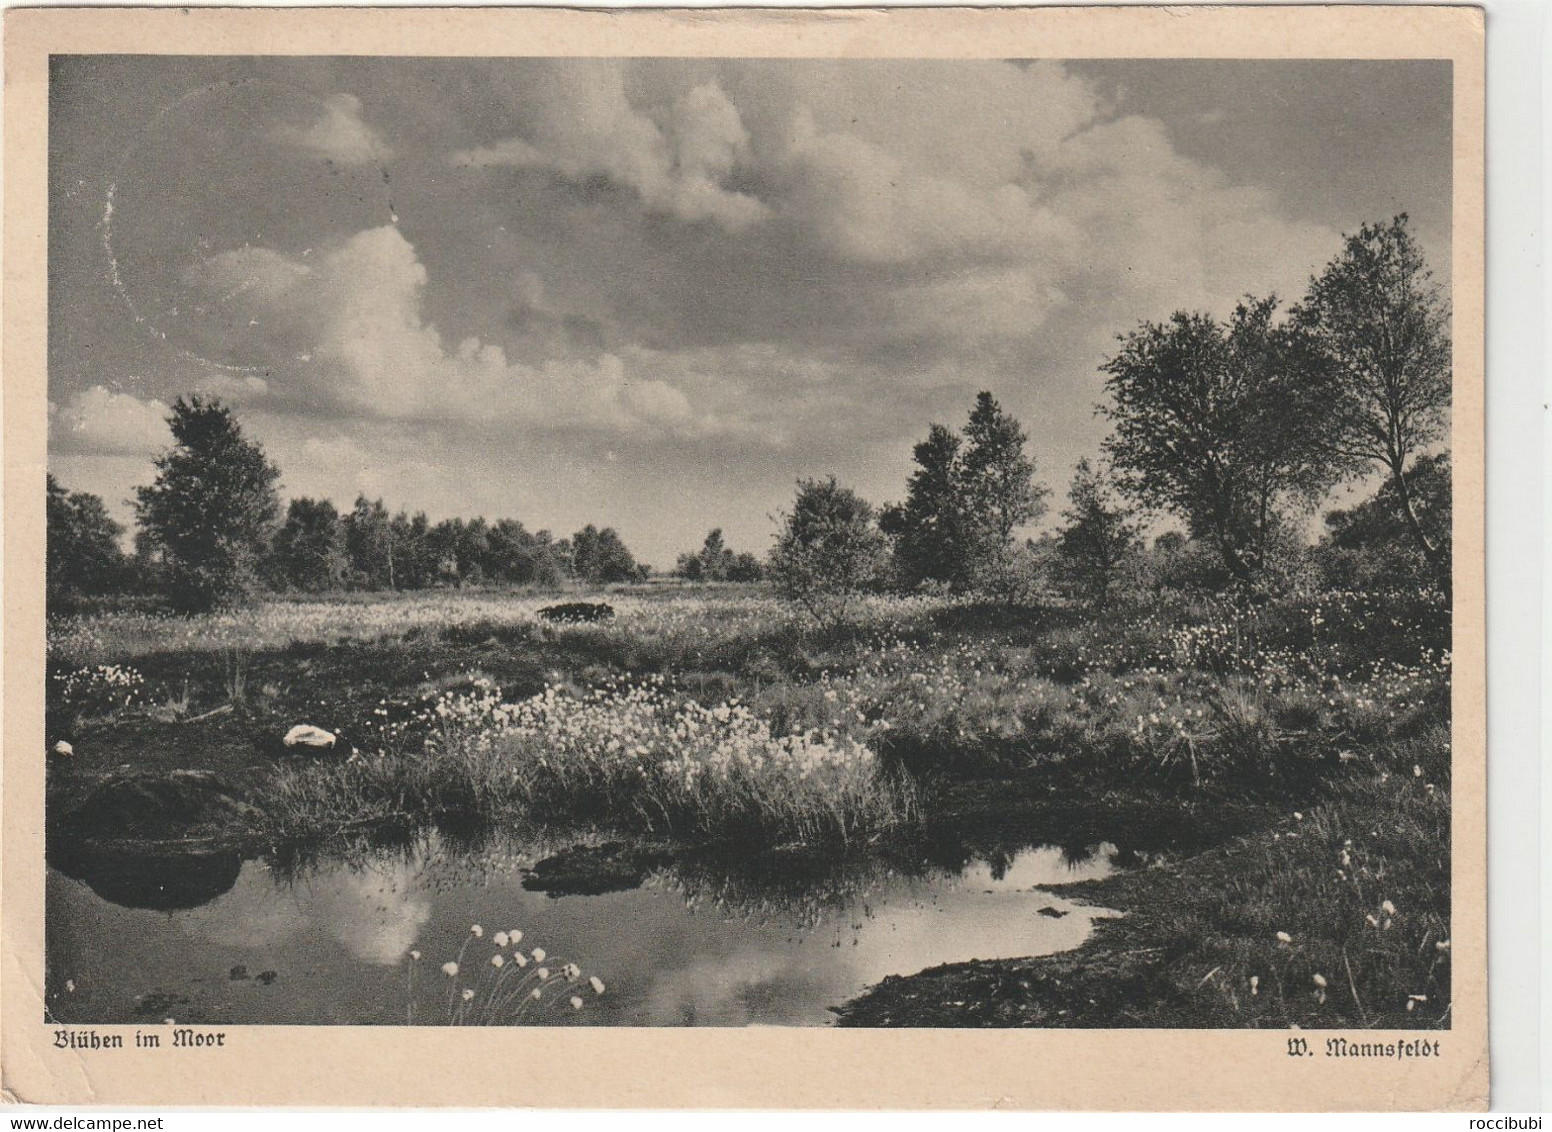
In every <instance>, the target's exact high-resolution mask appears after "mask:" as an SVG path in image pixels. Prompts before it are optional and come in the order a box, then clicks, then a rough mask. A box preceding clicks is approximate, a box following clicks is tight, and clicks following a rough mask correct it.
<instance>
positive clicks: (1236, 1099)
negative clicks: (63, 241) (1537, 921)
mask: <svg viewBox="0 0 1552 1132" xmlns="http://www.w3.org/2000/svg"><path fill="white" fill-rule="evenodd" d="M4 30H5V149H4V156H5V165H4V167H5V171H6V174H7V176H6V178H5V214H4V225H5V226H4V263H3V281H4V292H3V298H4V308H3V313H4V340H3V355H0V358H3V367H4V386H3V402H0V405H3V412H4V469H5V471H4V489H5V490H4V497H3V507H4V539H5V547H4V575H3V576H4V579H5V582H6V588H5V614H4V657H3V673H4V709H5V710H4V732H3V734H4V761H3V764H0V788H3V827H4V841H3V847H0V853H3V857H0V895H3V905H0V907H3V914H0V941H3V946H0V1083H3V1085H4V1089H5V1091H6V1095H7V1096H8V1097H10V1098H11V1099H19V1100H24V1101H34V1102H56V1103H75V1104H94V1103H95V1104H142V1105H158V1106H166V1105H169V1104H190V1105H211V1104H235V1105H295V1106H309V1107H312V1106H323V1105H351V1106H356V1105H389V1106H415V1105H458V1106H471V1105H473V1106H487V1105H503V1106H516V1105H522V1106H542V1107H568V1106H577V1105H586V1106H587V1107H590V1108H596V1107H600V1106H607V1107H652V1108H664V1107H693V1108H711V1107H732V1108H750V1107H758V1108H792V1107H806V1108H881V1107H883V1108H988V1107H1003V1108H1031V1109H1059V1108H1090V1109H1110V1110H1116V1109H1122V1110H1124V1109H1173V1110H1208V1109H1287V1110H1299V1109H1325V1110H1351V1109H1369V1108H1377V1109H1480V1108H1483V1107H1485V1105H1486V1103H1487V983H1486V965H1487V953H1486V834H1485V824H1486V822H1485V818H1486V790H1485V788H1486V736H1485V710H1486V708H1485V698H1486V684H1485V657H1484V612H1485V607H1484V557H1483V514H1484V507H1483V503H1484V496H1483V386H1484V308H1483V294H1484V287H1483V254H1484V242H1483V241H1484V226H1483V197H1484V194H1483V134H1484V107H1483V100H1484V82H1485V58H1484V39H1483V15H1482V12H1481V11H1480V10H1479V9H1476V8H1467V7H1421V6H1413V7H1403V6H1394V7H1378V6H1365V7H1362V8H1357V7H1348V8H1342V7H1255V8H1207V7H1194V8H1181V7H1176V8H1161V7H1154V8H1040V9H1031V8H1018V9H980V10H977V9H966V8H958V9H954V8H935V9H919V8H918V9H895V10H892V11H885V10H878V9H874V10H863V9H832V10H828V11H812V10H807V11H805V10H793V9H784V10H757V9H724V10H720V11H712V10H678V11H643V10H634V11H601V10H592V11H587V10H560V9H529V10H497V9H440V10H428V9H353V10H352V9H311V10H280V9H196V10H193V11H190V10H188V9H183V10H174V9H156V10H152V9H96V10H85V9H76V10H69V9H52V10H18V9H13V10H11V11H9V12H7V13H6V19H5V29H4ZM50 53H141V54H213V55H238V54H241V55H249V54H282V55H311V54H322V55H386V56H391V55H463V56H540V55H555V56H578V55H592V56H610V55H614V56H650V55H656V56H703V55H710V56H716V55H737V56H743V57H810V58H814V57H869V56H872V57H908V58H909V57H915V58H929V57H930V58H1009V57H1015V58H1017V57H1044V58H1055V59H1061V58H1146V57H1165V58H1168V57H1191V58H1289V57H1298V58H1350V59H1355V58H1447V59H1451V60H1453V62H1454V162H1455V164H1454V182H1453V183H1454V227H1453V233H1454V236H1453V239H1454V246H1453V271H1454V279H1453V296H1454V318H1455V326H1454V341H1455V366H1456V368H1455V381H1456V385H1455V401H1454V425H1453V428H1454V437H1453V442H1454V443H1453V457H1454V468H1455V500H1456V503H1455V568H1454V569H1455V610H1454V671H1455V683H1454V695H1453V707H1454V736H1453V743H1454V746H1453V750H1454V759H1455V768H1454V776H1453V782H1454V792H1455V805H1454V829H1453V836H1454V852H1453V862H1454V864H1453V886H1452V891H1453V894H1454V908H1453V915H1454V926H1453V931H1452V934H1453V945H1454V946H1453V971H1454V977H1455V979H1456V985H1455V988H1454V1004H1455V1005H1454V1012H1453V1017H1452V1028H1451V1029H1450V1030H1448V1031H1445V1032H1441V1033H1439V1034H1437V1035H1436V1036H1438V1037H1439V1038H1440V1039H1441V1041H1442V1049H1443V1056H1442V1058H1440V1059H1438V1060H1430V1061H1368V1060H1335V1059H1326V1058H1313V1059H1293V1058H1289V1057H1288V1056H1287V1055H1286V1042H1285V1037H1286V1035H1285V1034H1284V1033H1282V1032H1280V1031H1248V1032H1241V1031H1164V1030H1136V1031H1118V1030H1079V1031H1071V1030H1067V1031H969V1030H966V1031H959V1030H914V1031H858V1030H777V1029H746V1030H710V1031H694V1030H673V1029H625V1028H616V1029H588V1028H578V1029H561V1030H547V1031H544V1033H543V1037H542V1042H543V1048H544V1062H545V1063H546V1064H549V1065H553V1066H566V1067H571V1068H570V1069H569V1070H568V1071H565V1072H556V1073H553V1074H535V1073H533V1072H531V1071H527V1070H519V1069H516V1068H514V1067H516V1066H521V1065H531V1064H532V1061H531V1058H532V1054H533V1050H534V1043H535V1033H534V1032H533V1031H525V1030H520V1029H512V1030H490V1031H487V1030H481V1031H469V1030H451V1031H449V1030H442V1029H430V1028H416V1029H409V1028H376V1027H373V1028H353V1027H259V1026H248V1027H242V1026H239V1027H228V1028H227V1029H228V1032H229V1034H230V1037H229V1038H228V1039H227V1040H228V1043H229V1045H228V1048H227V1049H225V1050H224V1051H171V1050H167V1049H162V1050H150V1051H145V1050H135V1049H125V1050H119V1051H114V1052H111V1053H108V1052H98V1053H91V1052H79V1051H56V1050H54V1049H53V1048H51V1046H50V1044H49V1043H50V1034H49V1031H48V1028H47V1027H46V1026H45V1025H44V1024H43V1022H42V1018H43V1001H42V983H43V978H42V971H43V890H44V871H43V863H42V856H43V830H42V811H43V785H42V783H43V758H44V747H43V740H42V736H43V696H42V673H43V670H44V632H43V585H42V579H43V556H42V540H43V496H44V492H43V477H44V469H45V459H46V456H45V448H46V442H47V415H46V411H45V405H46V384H47V383H46V366H47V352H46V343H45V337H46V331H47V312H46V296H45V290H46V280H47V247H48V241H47V225H46V216H47V192H46V175H47V164H46V156H47V154H46V146H47V110H48V99H47V80H48V56H49V54H50ZM99 1029H103V1030H107V1029H112V1028H109V1027H99ZM121 1029H124V1030H129V1029H132V1028H131V1027H123V1028H121ZM1349 1036H1351V1034H1349ZM1312 1044H1314V1043H1312ZM579 1079H584V1080H585V1081H586V1087H585V1088H579V1087H578V1080H579Z"/></svg>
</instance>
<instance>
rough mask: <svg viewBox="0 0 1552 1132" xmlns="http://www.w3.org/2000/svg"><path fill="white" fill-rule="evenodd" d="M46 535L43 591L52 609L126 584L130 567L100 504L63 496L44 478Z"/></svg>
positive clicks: (79, 495) (83, 495) (81, 495)
mask: <svg viewBox="0 0 1552 1132" xmlns="http://www.w3.org/2000/svg"><path fill="white" fill-rule="evenodd" d="M47 489H48V507H47V515H46V517H47V523H48V534H47V541H46V543H45V553H44V559H45V570H46V580H45V589H46V593H47V597H48V602H49V604H50V605H51V606H54V605H58V604H62V603H64V602H68V601H70V600H72V599H74V598H77V597H80V596H83V595H85V594H94V593H104V592H106V591H108V590H111V589H114V588H116V587H118V586H120V585H122V584H123V583H124V581H125V580H126V574H127V569H128V563H127V562H126V560H125V557H124V551H123V549H122V548H121V547H120V546H119V539H120V538H121V537H122V536H123V534H124V528H123V527H122V526H121V525H119V524H118V523H116V522H115V521H114V520H113V519H112V518H111V517H110V516H109V515H108V509H107V507H105V506H104V505H103V502H102V499H101V498H100V497H98V496H95V495H90V494H88V493H87V492H84V491H66V490H65V489H64V488H63V487H62V486H60V484H59V481H58V480H56V479H55V478H54V477H53V475H52V474H49V475H48V476H47Z"/></svg>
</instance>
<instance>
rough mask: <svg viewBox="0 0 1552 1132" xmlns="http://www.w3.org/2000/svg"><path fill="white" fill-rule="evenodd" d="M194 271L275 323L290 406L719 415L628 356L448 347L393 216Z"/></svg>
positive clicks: (683, 425)
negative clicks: (525, 355) (286, 251)
mask: <svg viewBox="0 0 1552 1132" xmlns="http://www.w3.org/2000/svg"><path fill="white" fill-rule="evenodd" d="M250 267H251V270H252V280H253V285H251V286H247V285H244V284H243V282H242V281H243V280H244V278H245V277H246V273H247V271H248V269H249V268H250ZM186 278H187V280H188V281H189V283H190V284H191V285H193V286H195V287H198V288H201V289H203V290H205V291H207V292H213V293H215V294H216V295H217V297H218V298H219V300H220V301H221V302H222V303H223V304H227V305H230V306H232V307H233V309H234V310H236V311H238V312H240V314H243V315H251V317H249V318H248V319H247V322H248V323H253V324H257V325H259V326H261V327H264V328H265V330H264V335H265V338H266V341H268V342H270V343H272V344H274V345H275V346H276V347H277V349H276V351H275V353H276V365H277V366H283V367H284V369H285V377H284V378H276V379H275V380H272V381H271V382H270V383H269V385H268V388H269V391H270V393H271V394H272V395H273V396H274V397H275V398H278V399H280V400H281V401H282V402H284V401H287V400H289V401H291V402H293V403H303V404H306V403H312V404H325V405H331V406H334V407H336V408H337V409H343V410H345V411H347V412H349V413H354V414H360V415H364V416H369V417H384V418H395V419H402V420H478V421H506V422H510V423H512V424H515V425H527V426H541V427H549V428H575V429H584V430H619V431H633V430H641V429H649V430H652V429H655V430H659V431H673V432H680V433H688V434H693V433H696V432H700V431H704V430H706V429H708V428H711V427H713V425H714V422H711V421H710V420H709V419H708V418H707V417H705V416H704V414H697V413H696V411H695V409H694V407H693V406H692V405H691V404H690V402H689V400H688V398H687V397H686V396H685V394H684V393H683V392H682V391H680V390H679V389H677V388H675V387H674V386H673V385H672V384H670V383H669V382H667V381H664V380H656V379H644V378H637V377H635V376H633V375H631V374H629V373H628V372H627V371H626V367H625V364H624V362H623V361H622V360H621V358H620V357H619V356H618V355H616V354H612V353H603V354H600V355H598V356H597V357H595V358H584V359H575V358H548V359H544V360H541V361H538V362H537V363H536V364H527V363H524V362H519V361H515V360H512V359H510V358H508V356H507V353H506V350H505V349H504V348H503V347H502V346H501V345H499V344H497V343H494V342H490V341H485V340H482V339H481V338H479V337H474V336H470V337H466V338H464V339H463V340H461V341H460V342H458V343H457V344H456V345H453V346H449V344H448V343H446V342H445V341H444V340H443V337H442V334H441V332H440V331H439V330H438V329H437V328H436V326H435V325H433V324H432V323H431V322H429V321H428V320H427V319H426V316H425V314H424V305H425V289H426V286H427V282H428V275H427V271H426V268H425V266H424V265H423V264H422V263H421V261H420V258H419V256H418V255H417V254H416V252H415V248H414V247H413V246H412V245H411V244H410V243H409V241H408V240H406V239H405V238H404V235H403V234H402V233H401V232H400V231H399V229H397V228H396V227H393V226H385V227H381V228H373V229H368V230H367V231H364V232H359V233H357V234H355V235H354V236H351V237H350V238H349V239H347V240H345V241H344V242H343V243H342V244H341V245H340V246H339V247H337V248H335V249H333V250H332V251H329V252H326V253H324V254H322V255H320V256H319V257H317V258H316V260H315V261H314V262H313V263H312V264H310V265H302V264H300V263H298V262H296V261H294V260H291V259H289V258H288V257H286V256H284V255H282V254H281V253H279V252H276V251H274V250H272V249H266V248H250V249H239V250H237V251H231V252H226V253H223V254H221V255H220V256H216V257H212V258H211V259H210V260H208V261H205V262H204V263H202V264H199V265H196V267H194V268H192V269H190V270H189V271H188V272H187V274H186ZM529 289H530V290H531V289H532V285H530V286H529ZM239 321H241V320H240V319H239ZM298 351H300V352H298ZM303 359H305V360H303Z"/></svg>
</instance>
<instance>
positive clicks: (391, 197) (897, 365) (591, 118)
mask: <svg viewBox="0 0 1552 1132" xmlns="http://www.w3.org/2000/svg"><path fill="white" fill-rule="evenodd" d="M1449 80H1450V75H1449V65H1448V64H1447V63H1434V62H1427V61H1422V62H1352V63H1348V62H1278V63H1268V62H1206V61H1203V62H1197V61H1184V62H1182V61H1170V62H1152V61H1147V62H1140V61H1105V62H1096V61H1072V62H1050V61H1041V62H1033V63H1029V62H1007V63H1004V62H957V61H956V62H936V61H933V62H918V61H878V62H872V61H869V62H850V61H847V62H832V61H803V60H797V61H788V60H782V61H769V60H761V61H746V60H632V61H615V60H570V61H554V60H532V59H523V60H405V59H396V60H368V59H284V60H281V59H172V58H157V57H95V58H84V57H67V58H58V57H56V59H55V61H54V73H53V84H52V97H51V110H50V115H51V116H50V138H51V142H50V144H51V164H50V179H51V185H50V230H49V239H50V344H49V345H50V349H49V363H50V372H49V391H50V392H49V398H50V409H49V412H50V429H49V463H50V468H51V470H52V471H53V472H54V473H55V474H56V475H57V476H59V477H60V478H61V479H62V480H63V481H64V482H65V483H66V485H67V486H69V487H71V488H73V489H77V490H88V491H92V492H96V493H98V494H101V495H102V496H103V497H104V498H105V499H106V500H107V501H108V503H109V504H110V507H112V508H113V510H114V511H115V513H116V514H118V515H119V516H120V517H121V518H127V517H128V515H129V511H128V508H127V506H126V504H125V501H126V500H127V499H128V498H129V497H130V494H131V490H132V488H133V486H134V485H135V484H138V483H145V482H148V481H149V479H150V477H151V475H152V471H151V465H150V458H151V456H152V455H153V454H154V453H155V452H157V451H158V450H160V449H161V448H162V447H164V446H165V445H166V443H167V442H168V433H167V430H166V426H165V424H164V422H163V416H164V414H165V412H166V409H167V405H168V404H169V403H170V402H171V401H172V400H173V399H174V398H175V397H176V396H178V395H179V394H180V393H185V392H190V391H196V390H204V391H208V392H213V393H216V394H219V395H220V396H221V397H222V398H223V399H225V400H226V401H228V402H229V403H231V404H233V405H235V406H237V407H238V411H239V415H240V417H241V419H242V421H243V422H244V424H245V426H246V427H247V428H248V430H249V431H250V432H251V433H252V434H253V435H254V436H256V437H258V438H259V439H260V440H261V441H262V442H263V443H264V445H265V447H266V448H267V449H268V450H269V452H270V453H271V455H272V457H273V458H274V459H275V460H276V462H277V463H278V464H279V465H280V467H281V470H282V473H283V490H284V493H285V494H286V495H290V496H294V495H325V496H329V497H331V498H333V499H334V500H335V501H336V502H338V503H340V504H342V505H347V506H348V504H349V503H350V501H351V500H352V499H353V498H354V497H355V495H356V494H357V493H358V492H366V493H367V494H368V495H371V496H378V495H381V496H383V497H385V499H386V501H387V502H388V503H389V505H390V506H392V507H400V506H403V507H407V508H409V509H411V510H415V509H423V510H425V511H427V512H428V513H429V514H430V515H431V516H432V517H433V518H434V519H435V518H439V517H442V516H447V515H466V516H468V515H475V514H485V515H489V516H492V517H495V516H514V517H517V518H520V519H522V520H523V521H524V522H525V523H526V524H528V525H529V526H530V527H536V528H537V527H547V528H550V529H552V530H554V531H555V532H557V533H558V534H565V533H569V532H570V531H572V530H575V529H576V528H577V527H579V526H581V525H582V524H583V523H586V522H594V523H598V524H600V525H606V524H607V525H612V526H614V527H617V528H618V529H619V530H620V531H621V533H622V534H623V535H624V536H625V538H626V541H627V542H628V543H629V545H631V546H632V547H633V548H634V549H635V550H636V551H637V553H638V555H639V556H640V557H642V558H643V559H644V560H646V561H649V562H652V563H654V564H656V565H658V566H660V567H662V566H669V565H671V564H672V561H673V557H674V555H675V554H676V553H677V552H678V551H681V550H686V549H692V548H693V547H694V546H696V545H698V543H699V541H700V538H701V536H702V535H703V534H704V533H705V531H706V530H707V529H708V528H709V527H712V526H721V527H723V528H725V529H726V531H727V532H728V537H729V540H730V542H731V543H732V544H733V545H734V546H735V547H737V548H739V549H746V548H747V549H753V550H764V549H765V548H766V547H767V546H768V545H769V542H770V537H771V530H772V525H771V522H770V518H769V516H770V515H771V514H772V513H773V512H775V511H777V510H778V509H780V508H781V507H782V506H784V505H785V503H786V502H787V501H788V500H789V499H790V497H791V493H792V489H793V482H794V480H796V479H797V478H798V477H800V476H816V475H825V474H831V473H833V474H836V475H838V476H839V477H840V478H841V479H842V480H843V481H844V482H847V483H849V484H851V485H853V486H855V487H856V488H858V489H859V490H860V491H861V492H862V493H863V494H864V495H866V496H868V497H869V498H871V499H873V500H874V501H875V502H884V501H887V500H890V499H897V498H899V497H900V495H901V494H902V491H903V484H904V480H905V477H906V475H907V474H908V472H909V468H910V449H911V445H912V443H913V442H914V441H915V440H916V439H917V438H918V437H920V436H921V435H922V434H924V433H925V431H926V427H927V425H928V423H929V422H931V421H943V422H945V423H950V424H954V425H958V424H961V423H962V422H963V419H964V417H965V415H966V414H967V412H968V410H969V407H970V404H971V402H972V401H973V399H974V396H975V393H976V391H977V390H979V389H991V390H993V391H994V392H995V393H996V395H997V397H998V398H999V399H1000V400H1001V401H1002V402H1003V404H1004V405H1005V406H1006V407H1008V408H1009V409H1010V410H1012V411H1013V412H1014V413H1015V414H1016V415H1017V416H1018V417H1019V418H1020V419H1021V420H1022V421H1023V422H1024V424H1025V426H1026V428H1027V429H1028V431H1029V433H1030V437H1031V447H1032V449H1033V452H1034V454H1035V456H1036V458H1037V460H1038V463H1039V467H1040V472H1041V476H1042V478H1043V479H1045V480H1046V481H1047V482H1048V483H1049V484H1051V485H1052V487H1053V488H1055V489H1056V494H1057V496H1058V497H1059V496H1060V495H1061V494H1062V493H1063V492H1064V490H1065V485H1066V482H1067V478H1068V476H1069V474H1070V472H1071V468H1072V465H1073V463H1074V462H1075V461H1076V460H1077V459H1078V458H1079V457H1080V456H1083V455H1085V454H1092V453H1094V452H1095V451H1096V450H1097V447H1098V443H1099V440H1100V437H1101V436H1102V434H1103V431H1104V426H1103V422H1101V421H1099V420H1097V419H1096V418H1095V417H1094V412H1093V409H1094V405H1095V403H1096V401H1098V400H1099V398H1100V396H1101V392H1102V381H1101V375H1100V374H1099V372H1098V369H1097V367H1098V366H1099V364H1100V363H1101V362H1102V361H1103V360H1104V358H1105V357H1106V356H1107V353H1108V352H1109V350H1110V348H1111V346H1112V344H1113V342H1114V337H1115V335H1116V334H1117V333H1118V332H1120V331H1124V330H1127V329H1130V328H1132V327H1134V326H1135V325H1136V324H1137V323H1138V322H1139V321H1141V320H1144V319H1161V318H1164V317H1166V316H1167V315H1168V314H1169V313H1170V312H1171V311H1172V310H1174V309H1176V308H1181V307H1186V308H1193V309H1202V310H1211V311H1214V312H1217V313H1220V314H1221V313H1225V312H1226V311H1227V309H1228V308H1229V307H1231V306H1232V304H1233V302H1234V300H1235V299H1236V297H1238V296H1240V295H1242V294H1244V293H1246V292H1255V293H1265V292H1267V291H1275V292H1277V293H1278V294H1280V295H1284V296H1287V297H1289V298H1290V299H1293V298H1297V296H1298V295H1299V294H1300V293H1301V292H1302V290H1303V287H1304V285H1305V283H1306V282H1307V280H1308V277H1309V275H1310V274H1311V273H1312V272H1313V271H1316V270H1318V269H1319V268H1320V266H1321V265H1322V264H1324V263H1325V262H1326V261H1327V260H1328V259H1330V258H1331V256H1332V255H1333V254H1334V253H1335V252H1336V251H1337V249H1338V247H1339V242H1340V234H1341V233H1343V232H1346V231H1352V230H1355V229H1356V228H1357V227H1358V225H1360V224H1361V223H1363V222H1364V221H1367V220H1379V219H1388V218H1389V217H1390V216H1391V215H1392V214H1393V213H1395V212H1399V211H1407V212H1409V213H1410V214H1411V216H1412V217H1413V221H1414V225H1415V227H1416V229H1417V232H1418V235H1419V237H1420V238H1421V240H1422V243H1423V246H1424V248H1425V250H1426V251H1427V253H1428V255H1429V259H1430V262H1431V263H1432V264H1433V266H1434V267H1435V269H1436V271H1437V272H1438V273H1439V274H1440V275H1441V276H1445V277H1447V274H1448V269H1449V263H1448V250H1449V248H1448V243H1449V240H1448V224H1449V204H1450V181H1449V169H1450V161H1449V154H1450V90H1449Z"/></svg>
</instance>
